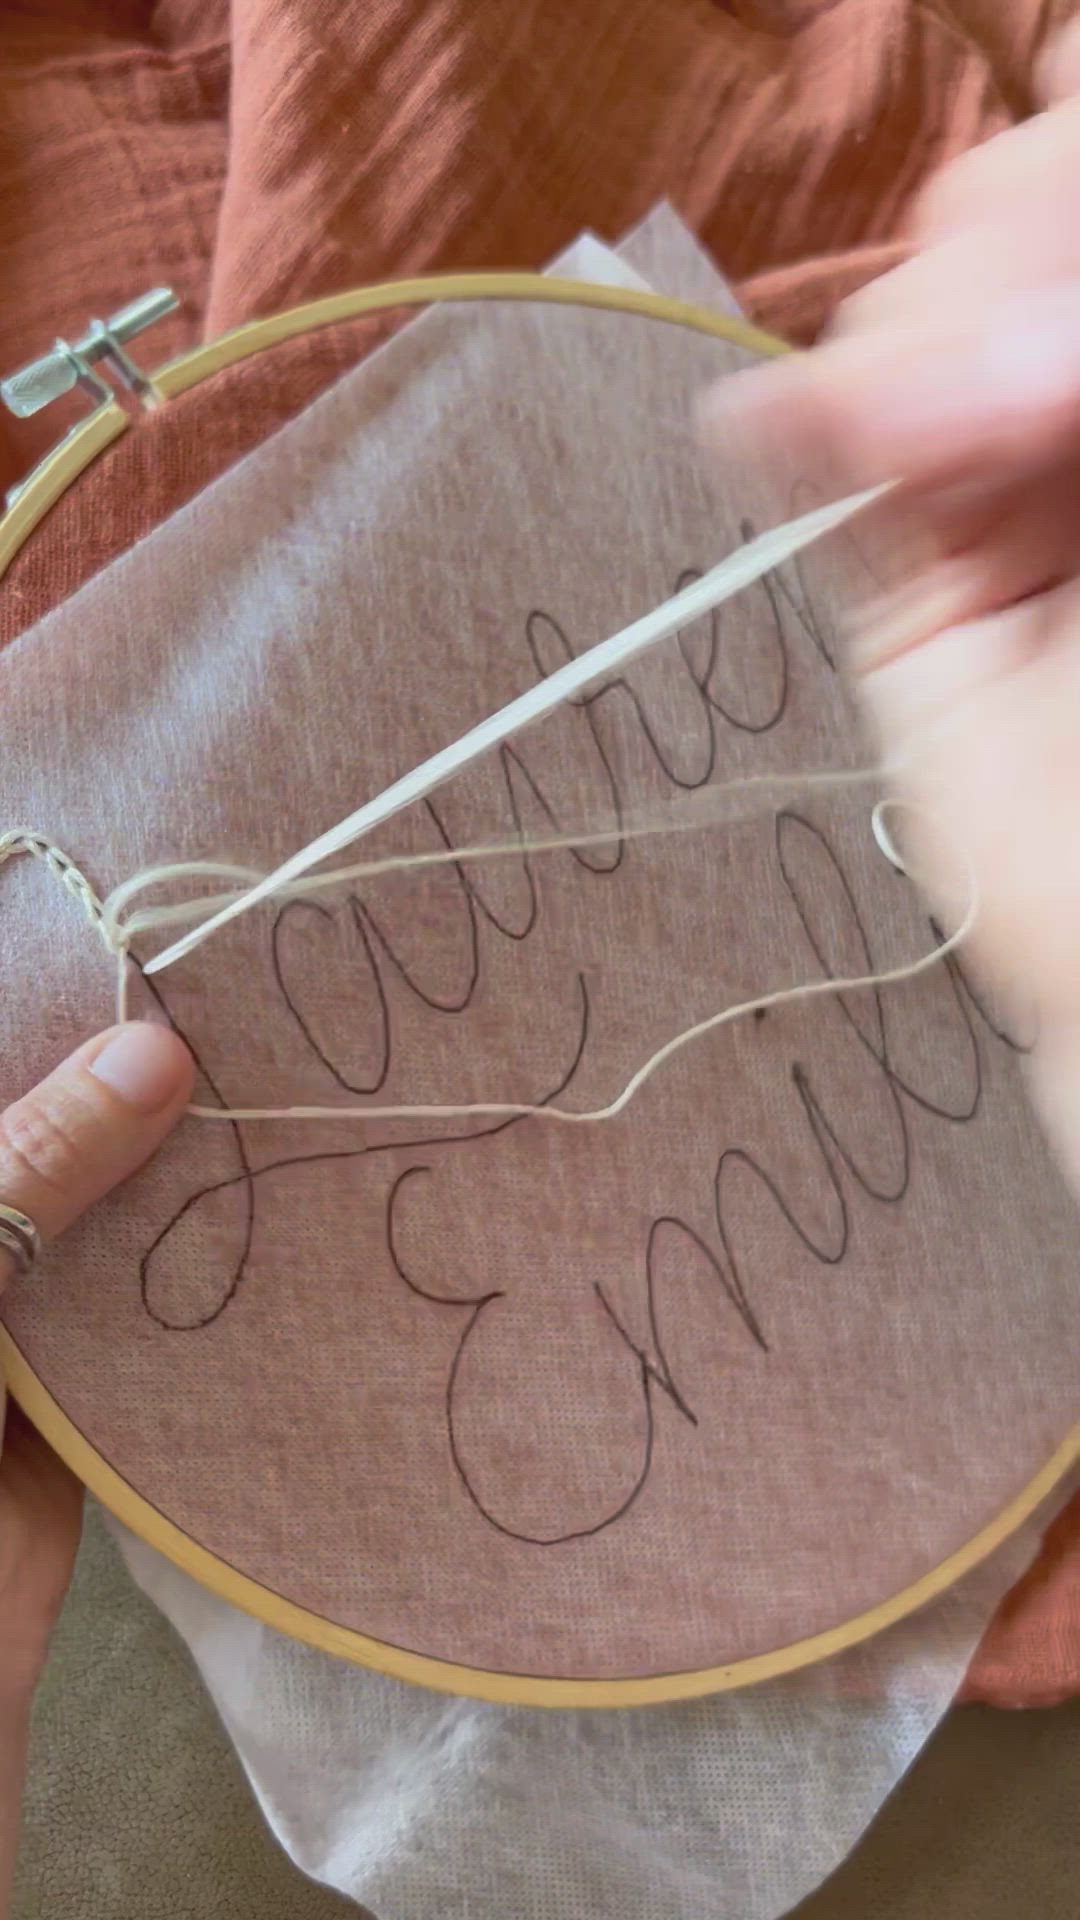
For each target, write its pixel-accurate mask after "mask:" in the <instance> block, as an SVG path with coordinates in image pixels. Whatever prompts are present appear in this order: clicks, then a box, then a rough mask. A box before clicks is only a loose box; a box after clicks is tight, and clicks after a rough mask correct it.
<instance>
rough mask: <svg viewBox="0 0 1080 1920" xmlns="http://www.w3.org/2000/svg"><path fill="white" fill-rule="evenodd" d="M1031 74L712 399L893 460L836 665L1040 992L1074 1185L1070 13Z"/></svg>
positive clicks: (743, 423)
mask: <svg viewBox="0 0 1080 1920" xmlns="http://www.w3.org/2000/svg"><path fill="white" fill-rule="evenodd" d="M1045 91H1046V95H1047V98H1048V99H1049V100H1052V101H1053V103H1054V104H1053V105H1052V106H1051V107H1050V108H1049V110H1048V111H1047V112H1045V113H1043V114H1041V115H1039V116H1038V117H1037V118H1036V119H1033V120H1031V121H1029V122H1027V123H1025V124H1024V125H1022V126H1020V127H1018V128H1016V129H1015V130H1014V131H1012V132H1010V133H1007V134H1003V135H1002V136H1000V137H999V138H998V139H996V140H993V141H990V142H988V143H987V144H986V145H985V146H983V147H980V148H977V149H976V150H974V151H973V152H972V153H969V154H968V155H966V156H965V158H964V159H962V160H961V161H959V162H958V163H957V164H956V165H954V166H953V167H951V168H950V169H949V170H948V171H947V172H945V173H944V174H942V175H941V176H940V178H939V179H938V180H937V181H936V182H935V183H934V185H933V186H932V188H931V190H930V192H929V194H928V196H927V198H926V201H925V203H924V205H923V207H922V208H921V211H920V216H919V220H918V224H917V229H916V240H917V251H916V253H915V255H914V257H913V258H912V259H911V260H910V261H909V262H907V263H906V264H905V265H904V266H902V267H900V268H898V269H897V270H896V271H895V272H893V273H891V274H888V275H886V276H884V277H883V278H882V279H881V280H879V281H877V282H875V283H874V284H873V285H872V286H870V287H868V288H867V289H866V290H865V291H864V292H863V293H861V294H859V295H857V296H856V297H855V298H854V299H853V300H852V301H850V302H849V303H848V305H847V307H846V308H845V309H843V310H842V311H841V314H840V316H839V318H838V322H837V324H836V326H835V327H834V328H833V330H832V332H831V333H830V335H829V336H828V337H827V338H826V340H825V341H824V343H823V344H822V345H821V346H820V347H818V348H816V349H814V350H813V351H812V352H811V353H809V354H806V355H802V356H799V357H798V358H795V357H793V358H792V359H791V360H790V361H786V362H782V363H780V364H778V365H776V366H773V367H770V368H766V369H763V370H761V371H760V372H758V371H755V372H754V373H752V374H749V375H747V376H743V377H742V378H741V379H739V380H736V381H732V382H728V383H725V386H724V387H723V388H722V389H720V390H719V391H718V392H717V394H716V395H715V396H714V398H713V400H712V402H711V408H712V411H713V413H714V414H715V415H716V416H718V417H719V418H720V419H721V420H722V421H723V423H724V425H725V427H727V426H729V425H730V424H731V423H732V421H733V419H737V421H738V424H739V426H740V429H741V430H742V431H744V432H746V431H749V433H750V434H751V435H752V436H753V437H754V438H755V439H757V440H759V441H761V442H763V443H764V444H765V445H766V446H767V447H771V448H775V449H777V450H779V449H781V448H782V449H783V450H784V452H785V454H786V455H787V456H789V457H790V458H791V459H792V460H793V461H794V462H795V464H796V467H797V469H798V470H799V471H802V472H805V471H806V470H807V468H808V467H809V468H810V469H811V470H814V471H820V472H821V473H823V474H828V475H829V476H830V478H831V485H832V487H833V488H834V489H835V490H836V491H846V490H847V489H848V488H851V489H854V488H858V487H863V486H868V485H872V484H874V483H875V482H877V481H882V480H889V479H896V480H899V481H900V482H901V485H900V487H899V488H898V490H897V491H896V493H895V494H894V495H892V496H889V503H888V506H887V508H886V510H885V519H886V521H887V523H888V524H887V526H886V528H885V531H886V532H887V533H888V534H889V535H890V536H891V541H892V548H893V552H894V554H899V553H903V554H904V556H905V562H904V564H905V565H906V567H907V570H908V571H907V577H906V579H905V581H904V584H903V585H902V586H901V587H900V588H899V589H898V590H897V591H895V592H894V593H893V594H892V595H891V597H890V598H889V599H888V600H887V601H886V602H885V603H883V604H880V605H879V606H877V607H876V608H873V609H867V610H866V611H865V617H864V620H863V632H862V636H861V638H860V640H859V642H858V644H857V647H856V649H855V652H854V656H853V664H854V667H855V670H856V672H857V674H858V675H859V676H860V677H861V680H862V683H863V686H864V689H865V693H866V696H867V701H868V704H869V708H870V711H871V714H872V716H873V718H874V720H875V722H876V724H877V727H878V729H879V732H880V735H881V738H882V743H883V746H884V749H885V752H886V755H887V757H888V760H889V763H890V765H892V766H896V765H899V766H900V767H901V768H902V775H901V779H902V785H903V790H904V791H905V792H906V793H907V795H908V796H909V797H910V798H911V799H913V800H914V801H915V802H917V803H918V811H917V814H915V815H913V816H912V818H913V820H918V821H919V822H925V823H928V824H927V825H926V826H925V828H924V827H922V826H920V829H919V834H918V837H917V839H916V842H915V855H916V865H917V869H918V871H919V872H920V873H922V874H924V875H925V876H926V878H927V879H928V881H929V883H930V885H931V891H932V892H933V891H937V890H938V889H940V890H941V891H942V892H944V891H945V890H946V888H948V890H949V892H950V894H951V898H952V900H953V902H954V903H955V902H956V899H957V885H956V879H957V876H958V874H962V873H963V872H964V870H965V868H966V870H967V871H968V872H973V874H974V879H975V883H976V887H977V889H978V896H979V917H978V923H977V926H976V930H975V935H974V937H973V946H974V948H975V952H976V957H977V958H981V960H982V962H983V963H984V965H985V966H986V967H987V969H988V970H989V971H990V972H991V973H992V974H993V975H994V977H996V978H997V979H998V980H999V981H1000V982H1001V984H1002V985H1003V986H1005V987H1008V986H1009V985H1010V984H1012V985H1015V986H1016V987H1018V988H1019V989H1020V990H1021V991H1022V993H1023V997H1024V999H1025V1001H1027V1002H1028V1004H1030V1005H1032V1007H1033V1010H1034V1012H1035V1013H1036V1015H1037V1018H1038V1021H1039V1027H1040V1032H1041V1035H1042V1044H1041V1045H1040V1047H1039V1049H1038V1050H1037V1055H1036V1059H1035V1062H1034V1077H1035V1084H1036V1090H1037V1093H1038V1095H1039V1098H1040V1102H1041V1106H1042V1111H1043V1115H1044V1118H1045V1119H1046V1121H1047V1123H1048V1125H1049V1126H1050V1128H1051V1131H1052V1133H1053V1136H1054V1138H1055V1141H1056V1143H1057V1145H1058V1147H1059V1149H1060V1151H1061V1153H1062V1154H1063V1156H1064V1158H1065V1161H1066V1164H1067V1167H1068V1170H1069V1171H1070V1173H1071V1176H1072V1178H1073V1181H1074V1184H1075V1185H1076V1186H1077V1188H1078V1189H1080V31H1074V32H1073V33H1071V34H1070V36H1069V37H1068V39H1067V40H1066V41H1065V42H1063V43H1062V44H1061V45H1060V46H1059V48H1058V49H1057V51H1056V53H1055V55H1054V57H1053V59H1052V61H1051V63H1050V66H1049V68H1048V70H1047V74H1046V76H1045ZM706 425H707V426H708V410H707V414H706ZM909 844H910V843H909Z"/></svg>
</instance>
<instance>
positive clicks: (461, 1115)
mask: <svg viewBox="0 0 1080 1920" xmlns="http://www.w3.org/2000/svg"><path fill="white" fill-rule="evenodd" d="M798 777H799V776H795V778H796V779H798ZM801 777H802V779H803V781H805V782H806V783H807V784H811V785H816V784H822V783H824V782H826V781H828V780H830V778H831V779H833V780H834V781H835V783H836V784H838V785H840V784H844V783H846V782H850V781H858V780H860V779H865V778H867V777H868V774H867V772H866V771H865V770H863V771H860V772H856V773H842V772H838V773H837V774H835V775H833V776H830V775H828V774H805V775H803V776H801ZM789 783H790V776H789V777H788V778H787V779H785V778H784V777H781V779H780V781H779V783H778V784H781V785H786V784H789ZM756 784H758V783H757V782H756V781H754V780H750V781H742V782H740V781H732V782H729V784H728V791H730V790H731V789H734V788H739V787H742V786H754V785H756ZM761 784H762V785H768V784H769V783H768V781H767V780H765V781H763V782H762V783H761ZM723 791H724V789H717V794H720V793H722V792H723ZM894 804H899V803H896V802H888V803H886V802H880V801H879V802H878V804H877V806H876V807H875V808H874V810H873V814H872V826H873V830H874V836H875V839H876V840H877V842H878V845H879V848H880V849H881V851H882V852H883V853H884V854H885V856H886V858H888V859H890V860H893V861H894V863H895V853H894V850H893V848H892V842H891V839H889V841H888V843H887V844H885V843H883V840H882V815H883V812H884V809H885V806H886V805H894ZM663 830H664V829H663V827H656V826H655V825H653V826H651V827H643V828H641V829H639V831H641V832H648V831H663ZM580 837H581V838H583V839H585V840H588V839H590V838H593V837H595V836H590V835H585V836H580ZM508 844H512V845H513V846H515V847H516V848H517V850H518V851H533V850H536V849H537V848H539V847H540V846H543V845H545V844H546V845H548V846H555V845H560V846H570V845H572V844H574V841H573V838H572V837H571V836H569V835H566V836H557V837H556V838H555V839H554V840H549V841H547V842H546V843H545V842H537V843H535V847H534V845H533V843H530V842H529V841H527V840H524V839H522V838H521V837H515V840H514V841H513V842H512V843H508ZM506 851H507V846H506V845H497V846H490V847H486V848H484V847H480V848H473V849H470V850H469V858H471V859H483V858H485V857H489V858H493V857H495V856H497V855H499V854H500V853H503V852H506ZM18 853H25V854H29V855H31V856H32V857H33V858H35V859H38V860H41V861H43V862H44V864H45V866H46V867H47V868H48V870H49V872H50V873H52V874H54V875H55V877H56V878H57V879H58V880H59V881H60V884H61V885H62V886H63V887H64V888H65V889H66V890H67V892H68V893H69V894H70V895H71V896H72V898H73V899H75V900H77V901H78V903H79V904H80V906H81V907H82V909H83V912H84V914H85V915H86V918H87V919H88V920H89V922H90V923H91V925H92V926H94V927H96V929H97V931H98V933H99V935H100V937H101V939H102V942H103V944H104V946H105V948H106V951H107V952H108V953H109V954H111V955H112V956H113V958H115V959H116V961H117V965H118V973H117V996H116V1005H117V1019H118V1021H123V1020H125V1019H126V1018H127V980H128V970H129V954H128V943H129V940H130V938H131V933H130V931H127V930H125V929H124V928H123V927H122V926H121V925H120V923H119V922H118V921H117V919H116V917H115V910H114V911H110V905H109V904H106V905H104V906H103V904H102V902H101V901H100V900H99V899H98V897H97V894H96V893H95V892H94V890H93V888H92V887H91V885H90V882H89V881H88V880H87V879H86V876H85V875H84V874H83V873H81V872H80V870H79V868H78V867H77V866H76V865H75V862H74V861H73V860H72V859H71V858H70V856H69V855H68V854H66V853H64V851H63V849H62V848H60V847H58V846H56V845H55V844H54V843H53V842H52V841H51V840H49V839H48V838H47V836H46V835H44V834H40V833H35V832H33V831H32V830H29V829H26V828H13V829H11V830H9V831H8V832H6V833H2V834H0V865H3V864H4V862H5V861H6V860H8V859H10V858H11V856H12V855H14V854H18ZM435 857H436V858H444V857H448V858H451V859H454V858H457V859H460V858H461V857H462V852H461V851H460V850H459V851H457V852H453V851H450V852H449V853H447V854H443V855H438V856H435ZM417 864H421V865H426V864H428V860H427V857H426V856H420V860H419V862H418V861H417V857H416V856H415V855H404V856H402V857H400V858H398V859H396V860H385V861H380V862H378V863H377V867H378V870H379V871H380V872H384V873H385V872H388V871H391V872H392V871H394V869H395V868H401V869H407V868H409V867H412V866H415V865H417ZM356 871H357V869H355V868H354V869H346V870H345V872H344V873H342V872H338V873H333V874H324V875H322V876H315V877H312V878H311V879H309V880H308V881H307V887H308V888H310V889H312V890H313V889H314V888H316V887H319V886H322V887H327V886H333V885H340V884H341V882H342V880H343V878H345V877H352V875H353V874H355V872H356ZM243 872H244V870H243V869H237V868H230V867H226V866H224V865H218V864H216V863H213V862H208V861H196V862H192V863H190V864H189V865H187V866H185V865H184V864H176V865H173V866H170V867H167V868H159V869H156V870H155V871H153V872H152V873H151V874H149V875H146V876H136V878H135V879H134V880H132V881H128V882H125V883H124V885H123V886H121V887H118V888H117V889H116V890H115V892H114V894H113V895H111V896H110V903H111V902H114V901H117V900H118V899H123V900H124V901H125V902H126V901H127V900H129V899H130V898H131V897H132V895H133V894H134V892H135V891H137V889H138V888H139V886H140V885H141V884H144V883H146V882H151V881H155V880H159V879H160V878H162V877H163V876H165V875H167V876H168V877H169V878H170V879H182V878H185V877H187V876H189V875H191V876H205V875H206V874H207V873H217V874H221V873H228V874H232V875H233V876H236V875H238V874H240V873H243ZM968 879H969V898H968V907H967V911H966V913H965V915H964V918H963V920H962V922H961V924H960V926H959V927H957V929H956V931H955V932H954V933H952V934H951V935H950V936H949V937H948V939H946V940H942V941H939V942H938V943H937V944H936V945H935V946H934V948H933V949H932V950H931V951H930V952H929V953H924V954H921V955H920V956H919V958H918V959H916V960H913V961H908V962H906V963H905V964H904V965H902V966H899V967H891V968H888V969H887V970H885V971H884V972H879V973H868V974H860V975H856V976H853V977H850V978H845V979H835V978H828V977H827V978H825V979H818V980H811V981H804V982H801V983H798V984H796V985H795V986H791V987H781V988H780V989H779V990H778V991H776V992H774V993H769V994H759V995H756V996H755V997H754V998H753V999H750V1000H744V1001H740V1002H739V1003H738V1004H737V1005H734V1006H729V1007H725V1008H722V1009H721V1011H720V1012H719V1013H714V1014H711V1015H709V1017H708V1018H707V1019H705V1020H699V1021H697V1022H695V1024H694V1025H693V1026H690V1027H687V1028H685V1029H684V1030H683V1031H682V1032H680V1033H677V1034H675V1035H674V1036H673V1037H672V1038H671V1039H670V1040H667V1041H665V1042H664V1044H663V1045H662V1046H660V1047H658V1048H657V1049H656V1052H655V1053H653V1054H652V1055H650V1057H649V1059H648V1060H646V1061H645V1062H644V1064H643V1065H642V1066H640V1067H639V1068H638V1069H637V1071H636V1072H635V1073H633V1074H632V1075H631V1077H630V1079H629V1080H628V1081H627V1082H626V1085H625V1086H624V1087H623V1089H622V1091H621V1093H619V1094H617V1095H616V1097H615V1098H614V1099H613V1100H611V1101H610V1102H609V1103H608V1104H607V1105H606V1106H604V1107H597V1108H594V1109H592V1110H591V1111H589V1112H581V1111H577V1110H575V1109H573V1108H569V1107H557V1106H554V1105H545V1106H535V1105H532V1104H527V1103H519V1102H516V1101H472V1102H468V1103H466V1104H462V1105H455V1106H417V1107H405V1106H401V1107H372V1106H352V1107H349V1106H333V1107H203V1106H190V1107H189V1108H188V1112H189V1113H190V1114H191V1115H192V1116H193V1117H195V1118H196V1119H199V1120H225V1121H233V1122H236V1121H241V1120H245V1121H246V1120H338V1121H340V1120H348V1119H356V1120H367V1121H381V1122H386V1121H392V1120H393V1121H398V1120H412V1121H416V1120H457V1119H467V1118H471V1117H477V1116H485V1117H489V1118H519V1119H524V1118H534V1119H539V1120H551V1121H562V1122H564V1123H566V1124H568V1125H572V1126H587V1125H594V1124H598V1123H600V1122H603V1121H605V1120H613V1119H615V1118H616V1116H617V1115H619V1114H621V1113H623V1112H624V1111H625V1110H626V1108H627V1107H628V1106H629V1105H630V1102H631V1101H632V1100H633V1099H634V1097H635V1095H636V1094H637V1093H638V1092H639V1091H640V1090H641V1088H642V1087H643V1086H644V1085H645V1084H646V1082H647V1081H648V1080H650V1079H651V1078H652V1076H653V1074H654V1073H656V1072H657V1071H658V1070H659V1069H660V1068H661V1067H662V1066H663V1065H664V1064H665V1063H666V1062H667V1061H668V1060H670V1059H673V1058H674V1057H675V1055H676V1054H678V1053H681V1052H682V1050H683V1049H684V1047H687V1046H689V1045H691V1043H692V1042H693V1041H695V1040H699V1039H702V1038H704V1036H705V1035H707V1034H709V1033H714V1032H716V1031H717V1030H718V1029H719V1028H720V1027H723V1026H727V1025H728V1024H729V1023H731V1022H732V1021H735V1020H739V1019H743V1018H745V1017H746V1015H748V1014H752V1013H756V1012H758V1011H759V1009H762V1008H769V1007H780V1006H785V1005H787V1004H789V1003H793V1002H795V1001H800V1000H809V999H813V998H816V997H818V996H820V995H824V994H840V993H854V992H858V991H863V990H868V989H870V988H873V987H882V986H892V985H896V984H899V983H900V982H902V981H905V980H913V979H916V978H917V977H918V976H919V975H920V974H923V973H926V972H928V971H929V970H930V969H931V968H932V967H936V966H939V965H940V964H941V963H942V962H943V961H944V960H945V959H947V957H948V956H949V955H950V954H951V953H953V952H954V951H955V949H956V948H957V947H958V946H960V944H961V943H962V942H963V941H964V940H966V939H967V938H968V935H969V934H970V933H971V931H972V928H973V927H974V925H975V921H976V918H977V914H978V899H977V893H976V888H975V881H974V875H973V874H972V873H971V872H970V870H969V875H968ZM173 911H174V909H171V908H169V907H164V908H162V909H160V912H161V914H162V916H163V917H164V918H166V919H168V917H169V916H170V914H171V913H172V912H173ZM147 920H151V921H152V915H149V914H147V913H144V915H143V923H144V924H145V923H146V921H147Z"/></svg>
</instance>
